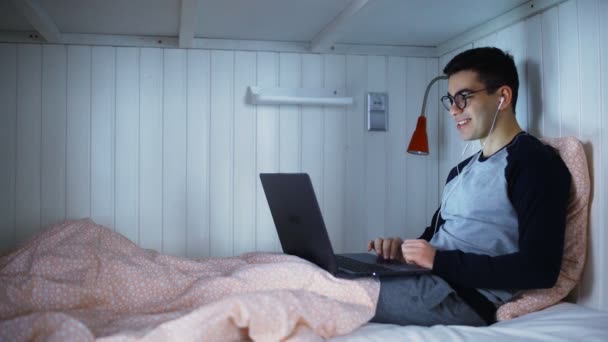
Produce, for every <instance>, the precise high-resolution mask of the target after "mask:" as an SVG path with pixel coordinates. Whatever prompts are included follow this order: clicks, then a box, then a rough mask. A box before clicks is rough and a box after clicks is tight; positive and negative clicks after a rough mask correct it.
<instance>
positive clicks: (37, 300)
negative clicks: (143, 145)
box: [0, 220, 608, 341]
mask: <svg viewBox="0 0 608 342" xmlns="http://www.w3.org/2000/svg"><path fill="white" fill-rule="evenodd" d="M378 290H379V285H378V282H377V281H375V280H373V279H357V280H346V279H338V278H335V277H333V276H332V275H331V274H329V273H327V272H326V271H324V270H322V269H320V268H319V267H317V266H316V265H314V264H312V263H310V262H307V261H305V260H302V259H299V258H297V257H294V256H289V255H284V254H280V253H257V252H254V253H247V254H244V255H241V256H237V257H232V258H206V259H200V260H193V259H187V258H182V257H175V256H169V255H163V254H160V253H158V252H156V251H153V250H147V249H142V248H140V247H138V246H137V245H136V244H134V243H133V242H131V241H130V240H128V239H127V238H126V237H124V236H122V235H120V234H118V233H116V232H114V231H112V230H111V229H109V228H107V227H103V226H100V225H97V224H95V223H94V222H92V221H90V220H79V221H68V222H65V223H61V224H57V225H55V226H51V227H49V228H47V229H45V230H44V231H42V232H41V233H39V234H37V235H36V236H35V237H33V238H32V239H30V240H28V241H27V242H26V243H25V244H24V245H22V246H21V247H20V248H19V249H17V250H16V251H14V252H12V253H10V254H9V255H6V256H4V257H2V258H0V341H28V340H34V339H35V340H47V341H63V340H68V339H69V340H78V341H94V340H99V341H119V340H120V341H164V340H179V341H187V340H204V341H229V340H249V339H251V340H256V341H278V340H292V341H315V340H327V339H332V340H333V341H358V340H361V341H362V340H365V341H369V340H378V341H380V340H383V341H384V340H406V339H407V340H413V341H447V340H449V341H487V340H493V341H507V340H508V341H513V340H517V341H556V340H563V341H572V340H584V341H608V312H601V311H595V310H592V309H588V308H584V307H582V306H580V305H575V304H571V303H560V304H558V305H555V306H552V307H550V308H547V309H545V310H542V311H540V312H536V313H531V314H528V315H525V316H523V317H519V318H515V319H512V320H507V321H503V322H499V323H496V324H494V325H492V326H490V327H483V328H472V327H465V326H434V327H430V328H425V327H417V326H408V327H400V326H394V325H389V324H372V323H367V322H368V321H369V319H370V318H371V317H372V316H373V314H374V310H375V303H376V300H377V296H378Z"/></svg>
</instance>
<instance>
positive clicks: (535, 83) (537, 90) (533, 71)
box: [525, 60, 543, 137]
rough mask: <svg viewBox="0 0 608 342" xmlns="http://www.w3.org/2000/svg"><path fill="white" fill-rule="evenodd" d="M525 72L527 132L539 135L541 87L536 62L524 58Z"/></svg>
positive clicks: (541, 102) (540, 124) (541, 109)
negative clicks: (527, 104) (526, 78)
mask: <svg viewBox="0 0 608 342" xmlns="http://www.w3.org/2000/svg"><path fill="white" fill-rule="evenodd" d="M525 64H526V72H527V77H528V87H529V91H528V102H529V104H530V107H529V108H528V120H529V122H528V132H530V133H531V134H533V135H535V136H538V137H539V136H540V135H541V134H540V133H541V132H542V113H543V100H542V95H543V89H542V86H541V84H542V82H541V70H540V65H539V64H538V63H536V62H533V61H529V60H526V62H525Z"/></svg>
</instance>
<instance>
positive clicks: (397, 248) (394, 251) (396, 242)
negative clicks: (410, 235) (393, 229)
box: [390, 239, 401, 260]
mask: <svg viewBox="0 0 608 342" xmlns="http://www.w3.org/2000/svg"><path fill="white" fill-rule="evenodd" d="M400 255H401V240H400V239H393V240H392V242H391V254H390V258H391V259H393V260H397V259H399V256H400Z"/></svg>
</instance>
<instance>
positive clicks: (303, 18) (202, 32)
mask: <svg viewBox="0 0 608 342" xmlns="http://www.w3.org/2000/svg"><path fill="white" fill-rule="evenodd" d="M20 1H22V2H25V3H28V4H29V5H30V6H33V7H36V8H37V9H38V10H39V11H38V12H37V13H38V15H40V13H42V17H48V18H49V19H50V23H51V24H50V25H51V27H56V28H57V29H58V31H59V32H60V33H61V34H63V33H72V34H74V33H75V34H100V35H127V36H166V37H177V36H178V35H179V32H180V20H181V19H180V18H182V10H181V8H182V0H0V31H35V28H34V26H35V24H34V25H32V24H31V22H32V20H31V19H26V17H27V14H26V13H24V11H23V10H22V9H18V7H16V6H15V5H14V3H16V2H20ZM184 1H192V3H194V4H195V5H196V7H197V10H196V11H194V12H195V13H191V14H192V15H191V18H193V20H194V25H193V27H192V29H191V30H192V31H194V32H193V36H194V38H208V39H209V38H211V39H238V40H261V41H281V42H306V43H310V42H311V41H313V40H314V39H315V37H318V35H319V34H320V33H321V32H323V30H324V29H326V28H328V27H331V25H332V23H334V24H335V23H336V18H339V16H340V14H341V13H342V12H343V11H344V10H345V9H347V8H348V7H349V6H352V5H353V4H355V3H359V4H364V5H363V7H361V8H360V9H359V8H358V9H357V10H356V11H354V13H352V14H351V15H349V16H348V17H347V20H345V21H343V22H341V23H340V25H338V27H337V28H336V29H335V30H334V32H333V37H335V38H334V41H333V42H332V43H341V44H366V45H370V44H374V45H392V46H428V47H435V46H438V45H440V44H442V43H445V42H446V41H448V40H450V39H452V38H454V37H458V36H459V35H461V34H462V33H464V32H466V31H468V30H470V29H472V28H474V27H476V26H478V25H480V24H483V23H485V22H488V21H489V20H491V19H493V18H495V17H497V16H499V15H501V14H504V13H506V12H508V11H509V10H511V9H513V8H516V7H518V6H520V5H522V4H524V3H526V2H528V1H527V0H459V1H453V0H367V1H365V0H184Z"/></svg>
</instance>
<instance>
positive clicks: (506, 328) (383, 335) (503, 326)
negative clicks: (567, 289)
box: [330, 303, 608, 342]
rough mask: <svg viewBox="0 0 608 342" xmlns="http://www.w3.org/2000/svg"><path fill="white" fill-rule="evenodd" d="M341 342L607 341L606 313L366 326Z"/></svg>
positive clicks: (558, 311) (567, 307)
mask: <svg viewBox="0 0 608 342" xmlns="http://www.w3.org/2000/svg"><path fill="white" fill-rule="evenodd" d="M330 341H332V342H342V341H349V342H352V341H355V342H356V341H413V342H418V341H420V342H422V341H424V342H429V341H466V342H470V341H491V342H501V341H505V342H514V341H564V342H565V341H568V342H570V341H602V342H606V341H608V312H603V311H597V310H593V309H588V308H585V307H582V306H580V305H576V304H571V303H560V304H558V305H555V306H552V307H550V308H547V309H545V310H542V311H539V312H534V313H531V314H528V315H525V316H523V317H519V318H515V319H512V320H509V321H504V322H499V323H496V324H493V325H492V326H489V327H483V328H475V327H467V326H458V325H451V326H445V325H437V326H433V327H428V328H427V327H421V326H398V325H393V324H377V323H368V324H366V325H364V326H362V327H361V328H359V329H357V330H355V331H354V332H352V333H351V334H348V335H345V336H339V337H335V338H333V339H331V340H330Z"/></svg>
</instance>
